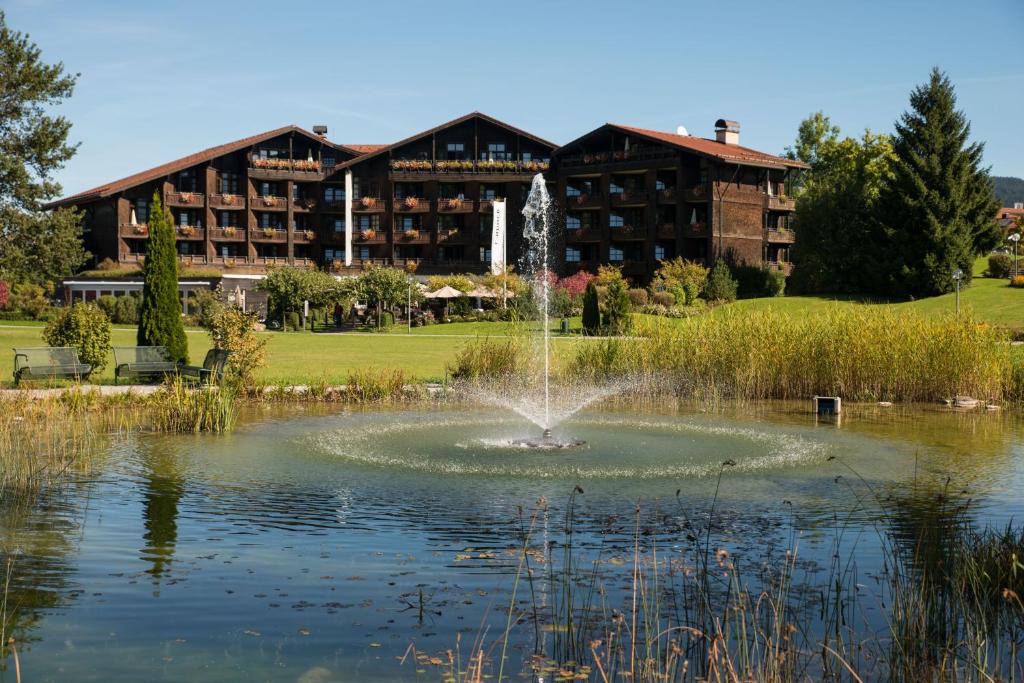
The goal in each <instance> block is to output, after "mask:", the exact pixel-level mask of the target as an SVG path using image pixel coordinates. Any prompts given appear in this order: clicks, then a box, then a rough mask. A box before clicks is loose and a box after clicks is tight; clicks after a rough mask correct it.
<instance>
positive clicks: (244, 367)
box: [207, 306, 267, 389]
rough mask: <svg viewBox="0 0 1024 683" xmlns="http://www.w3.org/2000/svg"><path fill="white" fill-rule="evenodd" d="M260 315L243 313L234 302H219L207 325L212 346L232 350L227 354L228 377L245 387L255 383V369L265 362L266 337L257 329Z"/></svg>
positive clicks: (252, 385)
mask: <svg viewBox="0 0 1024 683" xmlns="http://www.w3.org/2000/svg"><path fill="white" fill-rule="evenodd" d="M258 322H259V316H258V315H257V314H256V313H244V312H242V310H241V309H240V308H236V307H234V306H222V307H221V308H220V309H218V310H217V311H216V312H215V313H214V314H213V317H212V318H211V319H210V321H209V325H208V327H207V329H208V330H209V331H210V339H211V341H212V342H213V348H215V349H224V350H227V351H230V352H231V355H230V356H228V362H227V371H228V373H229V379H230V380H231V381H232V382H237V383H238V386H240V387H242V388H244V389H251V388H252V387H254V386H255V385H256V378H255V374H256V370H258V369H259V368H262V367H263V366H264V365H265V364H266V360H267V354H266V346H267V339H266V337H261V336H260V335H259V334H257V332H256V325H257V323H258Z"/></svg>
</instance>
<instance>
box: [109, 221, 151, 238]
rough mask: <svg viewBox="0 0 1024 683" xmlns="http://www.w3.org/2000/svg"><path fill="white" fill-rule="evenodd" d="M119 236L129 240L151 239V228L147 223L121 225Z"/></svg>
mask: <svg viewBox="0 0 1024 683" xmlns="http://www.w3.org/2000/svg"><path fill="white" fill-rule="evenodd" d="M117 234H118V235H120V236H121V237H127V238H129V239H132V238H134V239H143V240H144V239H146V238H147V237H149V226H148V225H146V224H145V223H121V225H120V226H119V227H118V230H117Z"/></svg>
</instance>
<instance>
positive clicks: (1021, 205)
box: [1013, 202, 1024, 209]
mask: <svg viewBox="0 0 1024 683" xmlns="http://www.w3.org/2000/svg"><path fill="white" fill-rule="evenodd" d="M1013 208H1015V209H1024V202H1014V203H1013Z"/></svg>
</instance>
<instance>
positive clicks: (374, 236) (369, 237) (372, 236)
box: [352, 230, 388, 244]
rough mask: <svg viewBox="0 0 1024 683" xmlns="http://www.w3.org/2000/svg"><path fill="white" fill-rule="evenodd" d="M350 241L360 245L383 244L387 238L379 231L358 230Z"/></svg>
mask: <svg viewBox="0 0 1024 683" xmlns="http://www.w3.org/2000/svg"><path fill="white" fill-rule="evenodd" d="M352 239H353V241H355V242H359V243H360V244H384V243H385V242H387V241H388V240H387V236H386V235H385V234H384V233H383V232H382V231H380V230H360V231H359V232H357V233H355V234H353V235H352Z"/></svg>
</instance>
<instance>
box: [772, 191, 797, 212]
mask: <svg viewBox="0 0 1024 683" xmlns="http://www.w3.org/2000/svg"><path fill="white" fill-rule="evenodd" d="M764 208H765V209H767V210H768V211H792V210H793V209H795V208H796V202H795V201H793V198H792V197H780V196H775V195H770V194H766V195H765V196H764Z"/></svg>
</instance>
